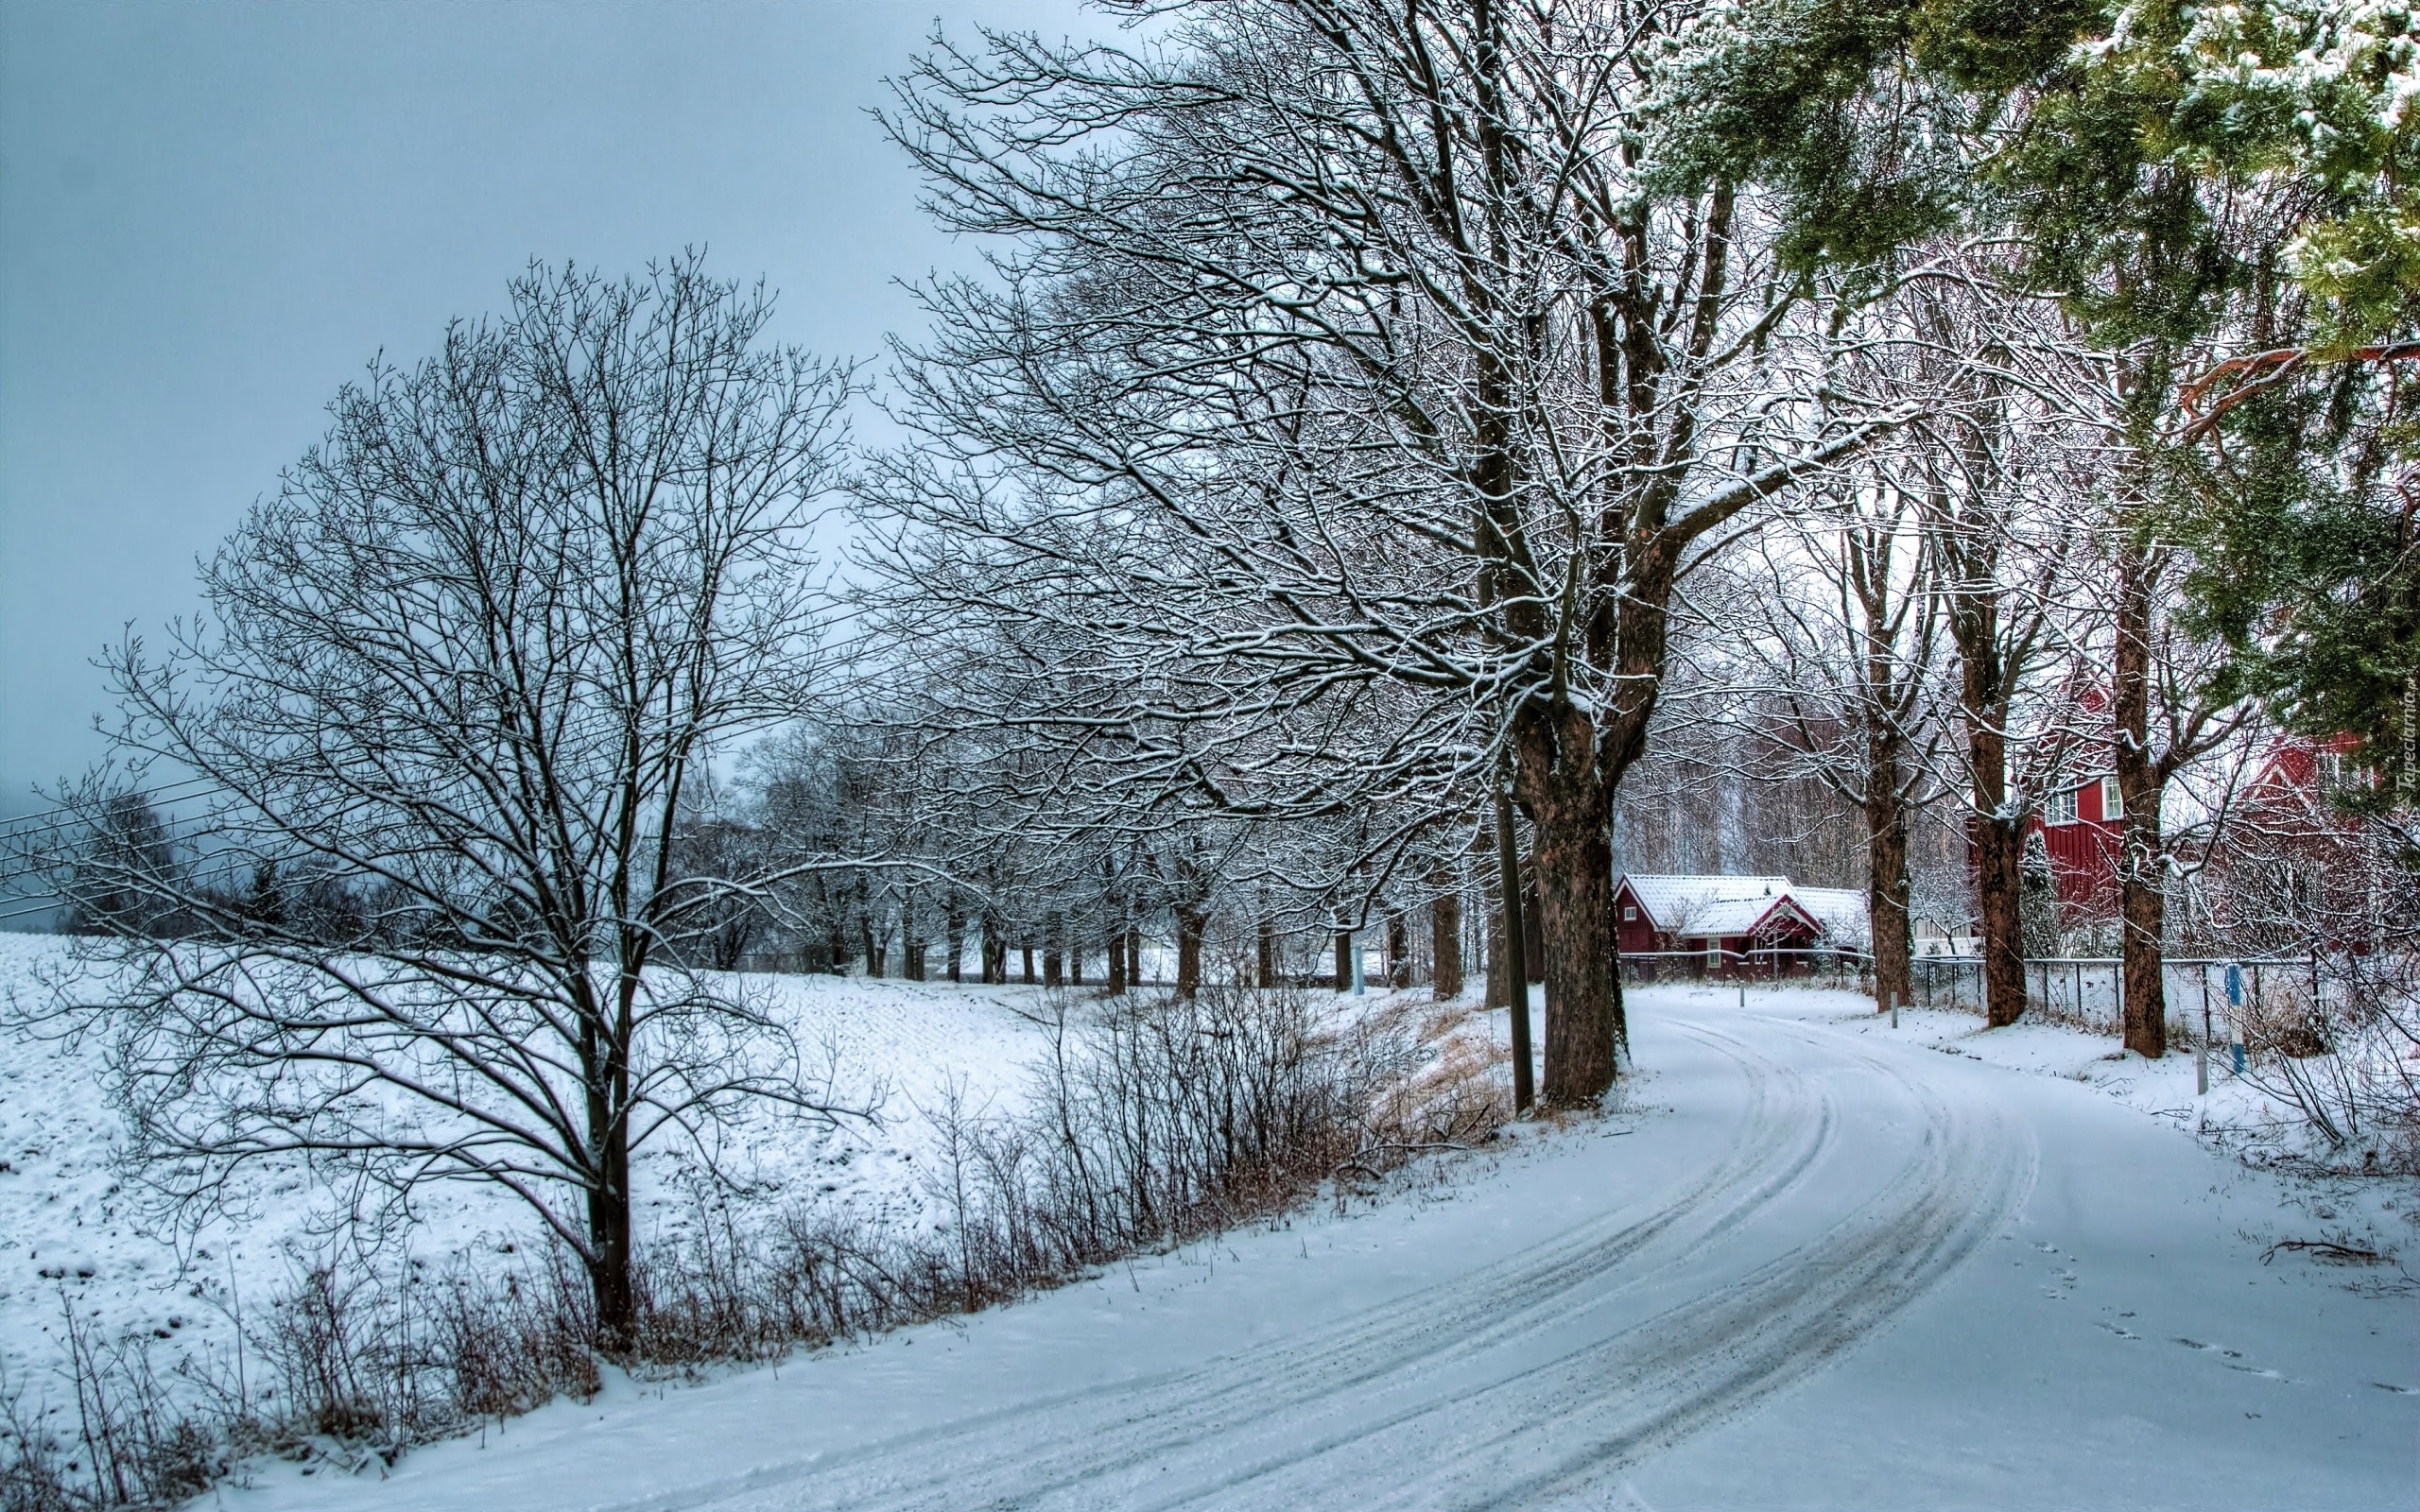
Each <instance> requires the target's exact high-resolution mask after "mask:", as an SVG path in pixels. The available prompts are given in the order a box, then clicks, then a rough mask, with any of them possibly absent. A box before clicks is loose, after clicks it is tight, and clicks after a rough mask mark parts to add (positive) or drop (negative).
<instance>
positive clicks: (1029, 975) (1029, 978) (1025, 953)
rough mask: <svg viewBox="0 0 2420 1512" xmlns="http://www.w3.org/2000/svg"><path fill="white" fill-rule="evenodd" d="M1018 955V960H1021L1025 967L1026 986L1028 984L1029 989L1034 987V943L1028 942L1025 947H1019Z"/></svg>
mask: <svg viewBox="0 0 2420 1512" xmlns="http://www.w3.org/2000/svg"><path fill="white" fill-rule="evenodd" d="M1017 955H1018V958H1019V960H1020V962H1021V964H1022V965H1023V966H1024V967H1025V984H1026V986H1028V987H1031V986H1032V985H1033V945H1032V943H1031V942H1030V941H1029V942H1027V943H1026V944H1023V945H1020V946H1018V947H1017Z"/></svg>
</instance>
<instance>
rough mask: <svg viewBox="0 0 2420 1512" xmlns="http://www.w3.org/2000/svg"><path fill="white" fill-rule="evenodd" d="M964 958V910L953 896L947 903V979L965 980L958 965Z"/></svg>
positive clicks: (961, 968)
mask: <svg viewBox="0 0 2420 1512" xmlns="http://www.w3.org/2000/svg"><path fill="white" fill-rule="evenodd" d="M965 957H966V910H965V909H964V908H963V907H962V906H960V905H959V901H958V899H957V896H956V895H955V894H953V895H952V896H951V898H950V901H949V979H950V980H951V981H953V982H962V981H964V980H966V977H965V969H964V968H963V967H962V966H961V965H960V964H959V963H960V962H961V961H963V960H964V959H965Z"/></svg>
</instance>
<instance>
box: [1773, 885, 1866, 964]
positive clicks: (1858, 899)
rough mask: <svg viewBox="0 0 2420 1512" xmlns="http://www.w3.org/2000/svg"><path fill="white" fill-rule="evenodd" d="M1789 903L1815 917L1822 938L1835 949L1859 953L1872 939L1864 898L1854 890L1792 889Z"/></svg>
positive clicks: (1828, 888)
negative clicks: (1854, 949)
mask: <svg viewBox="0 0 2420 1512" xmlns="http://www.w3.org/2000/svg"><path fill="white" fill-rule="evenodd" d="M1789 901H1790V902H1794V903H1796V904H1797V905H1798V906H1799V907H1801V908H1804V909H1806V911H1807V913H1809V914H1810V915H1812V916H1814V919H1815V922H1816V923H1818V924H1819V925H1821V926H1823V930H1824V938H1825V939H1827V940H1830V941H1831V942H1832V943H1833V944H1835V945H1854V946H1856V947H1858V949H1860V950H1862V949H1864V947H1865V944H1866V941H1867V940H1868V939H1870V938H1871V937H1872V936H1873V933H1874V931H1873V925H1872V923H1871V922H1870V921H1869V920H1868V919H1867V918H1866V914H1865V894H1864V893H1863V892H1861V891H1859V890H1858V889H1857V888H1855V887H1792V888H1790V889H1789Z"/></svg>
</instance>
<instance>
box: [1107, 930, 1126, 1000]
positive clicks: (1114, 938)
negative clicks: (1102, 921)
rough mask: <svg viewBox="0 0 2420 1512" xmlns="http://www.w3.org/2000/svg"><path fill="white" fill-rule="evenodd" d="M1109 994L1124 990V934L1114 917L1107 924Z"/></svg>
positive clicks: (1117, 993)
mask: <svg viewBox="0 0 2420 1512" xmlns="http://www.w3.org/2000/svg"><path fill="white" fill-rule="evenodd" d="M1108 943H1109V995H1110V996H1111V997H1116V996H1119V995H1120V994H1122V993H1123V992H1124V991H1125V990H1126V936H1125V935H1124V933H1123V932H1122V931H1120V930H1119V929H1118V927H1117V922H1116V920H1115V918H1113V919H1111V921H1110V926H1109V942H1108Z"/></svg>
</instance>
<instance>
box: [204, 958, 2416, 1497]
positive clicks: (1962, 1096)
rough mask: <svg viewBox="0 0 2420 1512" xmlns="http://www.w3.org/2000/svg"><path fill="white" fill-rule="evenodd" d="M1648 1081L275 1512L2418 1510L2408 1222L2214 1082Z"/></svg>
mask: <svg viewBox="0 0 2420 1512" xmlns="http://www.w3.org/2000/svg"><path fill="white" fill-rule="evenodd" d="M1631 1008H1632V1020H1633V1023H1634V1034H1635V1037H1636V1040H1637V1046H1638V1051H1639V1057H1640V1060H1641V1062H1642V1064H1643V1065H1644V1067H1645V1068H1646V1070H1645V1073H1644V1074H1642V1075H1640V1076H1639V1077H1637V1078H1635V1079H1634V1080H1633V1081H1631V1082H1630V1083H1627V1084H1626V1087H1627V1091H1626V1092H1625V1094H1624V1106H1623V1108H1621V1109H1620V1110H1619V1111H1617V1112H1616V1113H1615V1114H1614V1115H1612V1116H1610V1117H1608V1118H1605V1119H1603V1120H1599V1121H1590V1122H1582V1123H1577V1124H1573V1125H1570V1126H1567V1127H1564V1128H1551V1127H1543V1126H1526V1127H1523V1128H1522V1129H1520V1130H1519V1131H1517V1133H1516V1134H1515V1136H1514V1137H1513V1138H1512V1139H1510V1140H1508V1141H1507V1142H1505V1143H1503V1144H1502V1145H1501V1146H1499V1147H1498V1148H1497V1149H1496V1150H1495V1151H1494V1152H1493V1153H1487V1154H1482V1155H1478V1156H1462V1157H1448V1158H1445V1159H1444V1160H1443V1161H1440V1162H1438V1163H1436V1164H1434V1165H1432V1166H1431V1167H1430V1168H1429V1169H1428V1170H1427V1171H1426V1173H1424V1174H1423V1178H1416V1179H1413V1180H1411V1181H1409V1182H1408V1183H1404V1184H1403V1186H1402V1187H1401V1188H1400V1189H1399V1190H1398V1191H1397V1192H1396V1193H1395V1194H1394V1195H1393V1196H1392V1197H1391V1198H1389V1199H1388V1200H1385V1201H1382V1202H1377V1203H1374V1204H1353V1205H1348V1207H1347V1208H1346V1209H1345V1210H1344V1211H1334V1210H1332V1209H1325V1208H1323V1209H1322V1210H1321V1211H1316V1212H1312V1213H1308V1214H1304V1215H1298V1216H1297V1217H1295V1218H1293V1219H1292V1220H1290V1221H1288V1222H1286V1223H1283V1224H1280V1225H1277V1226H1273V1227H1271V1228H1267V1229H1257V1230H1254V1231H1251V1232H1245V1233H1237V1234H1234V1235H1230V1236H1228V1237H1226V1238H1224V1239H1221V1240H1219V1241H1218V1242H1216V1243H1205V1244H1201V1245H1196V1246H1189V1247H1187V1248H1185V1249H1184V1250H1182V1251H1179V1252H1177V1253H1174V1254H1171V1255H1167V1256H1163V1257H1153V1258H1150V1259H1148V1260H1143V1261H1138V1262H1136V1263H1133V1264H1132V1265H1121V1266H1118V1267H1116V1268H1115V1269H1113V1270H1111V1271H1110V1272H1108V1273H1106V1274H1104V1275H1101V1276H1098V1277H1096V1278H1093V1279H1091V1280H1087V1281H1085V1282H1082V1283H1080V1284H1077V1285H1074V1286H1070V1287H1067V1288H1064V1289H1063V1290H1061V1291H1058V1292H1055V1293H1052V1294H1050V1295H1047V1296H1045V1297H1038V1298H1035V1299H1033V1300H1031V1301H1029V1302H1027V1303H1024V1304H1021V1305H1018V1306H1014V1307H1009V1308H1004V1309H999V1310H996V1311H994V1312H992V1313H989V1314H982V1315H978V1316H976V1317H972V1318H968V1319H964V1320H960V1321H954V1322H951V1323H947V1324H937V1325H932V1326H927V1327H924V1328H918V1329H910V1330H905V1331H902V1332H899V1333H896V1334H893V1335H891V1336H890V1337H888V1338H885V1339H882V1340H879V1341H877V1342H875V1343H873V1344H871V1345H868V1346H864V1347H860V1348H853V1349H838V1350H832V1351H827V1352H824V1353H821V1354H818V1355H814V1356H808V1357H803V1358H798V1359H794V1360H793V1361H791V1362H790V1363H788V1364H787V1365H785V1366H782V1367H781V1368H779V1369H763V1370H753V1371H746V1372H739V1373H735V1374H732V1375H729V1376H726V1377H724V1378H722V1379H720V1380H717V1381H715V1382H712V1383H707V1384H704V1385H700V1386H694V1387H678V1386H675V1387H670V1388H666V1387H663V1386H660V1385H640V1384H634V1383H628V1382H620V1381H616V1382H614V1383H611V1384H610V1385H609V1388H608V1390H607V1391H606V1393H605V1394H604V1395H603V1396H602V1397H601V1398H599V1399H598V1400H595V1401H593V1402H589V1403H585V1404H579V1403H572V1402H559V1403H557V1404H556V1405H554V1406H552V1407H549V1408H546V1409H544V1410H543V1411H541V1412H539V1413H536V1414H534V1415H531V1416H530V1417H525V1418H521V1419H517V1420H514V1421H512V1422H510V1423H506V1424H503V1425H501V1426H499V1427H495V1428H493V1429H491V1430H490V1431H489V1432H488V1433H486V1434H485V1435H481V1436H479V1437H475V1438H469V1439H464V1440H460V1441H458V1442H454V1443H449V1444H443V1445H439V1446H435V1447H433V1448H430V1449H425V1450H422V1451H418V1452H414V1453H412V1454H411V1455H409V1456H407V1457H406V1458H405V1459H404V1460H403V1461H402V1462H400V1463H399V1464H398V1465H397V1466H396V1467H395V1468H394V1469H392V1470H391V1471H389V1472H387V1474H386V1475H385V1477H384V1478H383V1479H367V1478H365V1479H357V1480H350V1481H344V1482H340V1483H331V1482H330V1481H329V1480H328V1479H327V1478H326V1476H325V1475H324V1474H321V1475H320V1476H318V1477H314V1478H308V1479H306V1478H304V1477H303V1476H302V1474H301V1473H300V1472H299V1471H297V1470H295V1469H292V1468H290V1467H285V1466H282V1465H281V1466H273V1467H268V1468H266V1469H262V1470H260V1471H259V1472H258V1473H257V1476H256V1479H255V1482H254V1484H253V1485H252V1486H251V1487H250V1488H243V1489H235V1488H231V1489H228V1490H226V1491H224V1492H222V1493H221V1495H222V1497H223V1500H224V1503H225V1504H226V1505H228V1506H231V1507H244V1508H261V1509H268V1508H285V1507H305V1506H308V1507H337V1508H359V1509H361V1512H405V1509H417V1508H472V1507H497V1508H507V1507H510V1508H515V1509H523V1508H527V1509H530V1512H540V1509H548V1508H562V1509H572V1508H581V1509H602V1508H627V1509H638V1508H666V1509H669V1508H675V1507H679V1508H688V1507H717V1508H729V1509H740V1508H812V1507H953V1508H954V1507H962V1506H967V1505H975V1504H984V1505H990V1504H1000V1505H1015V1506H1021V1507H1023V1506H1031V1507H1113V1506H1114V1507H1166V1506H1179V1505H1183V1506H1233V1507H1294V1506H1311V1505H1316V1506H1322V1507H1326V1506H1340V1507H1350V1506H1371V1507H1382V1506H1383V1507H1409V1506H1471V1507H1478V1506H1490V1507H1494V1506H1572V1507H1582V1506H1585V1507H1655V1508H1672V1507H1744V1506H1759V1507H1764V1506H1805V1507H1849V1506H1855V1507H1861V1508H1873V1507H1953V1506H1993V1507H1998V1506H2006V1507H2016V1506H2025V1507H2034V1506H2094V1507H2105V1506H2145V1507H2157V1506H2174V1507H2195V1508H2211V1507H2353V1508H2363V1507H2379V1508H2408V1507H2411V1506H2412V1505H2414V1504H2415V1503H2420V1453H2415V1445H2420V1348H2416V1347H2415V1337H2414V1327H2415V1319H2416V1318H2420V1312H2415V1309H2414V1308H2413V1306H2412V1305H2411V1296H2410V1295H2409V1294H2408V1293H2398V1292H2397V1291H2396V1290H2394V1288H2392V1287H2390V1286H2387V1285H2385V1284H2383V1283H2384V1282H2388V1281H2399V1280H2400V1278H2399V1276H2398V1274H2397V1272H2396V1271H2394V1269H2393V1268H2391V1267H2389V1268H2386V1269H2384V1270H2381V1269H2380V1268H2379V1267H2332V1266H2327V1265H2323V1264H2318V1263H2312V1262H2311V1261H2309V1260H2308V1258H2307V1257H2306V1256H2305V1255H2304V1254H2301V1253H2297V1252H2292V1251H2283V1252H2278V1253H2276V1254H2275V1255H2274V1256H2273V1258H2272V1260H2271V1261H2270V1262H2269V1263H2264V1262H2263V1259H2262V1257H2263V1254H2264V1251H2267V1250H2268V1249H2269V1247H2270V1246H2272V1245H2273V1243H2274V1242H2275V1241H2277V1240H2279V1239H2286V1238H2296V1237H2320V1236H2321V1234H2322V1233H2323V1232H2335V1231H2341V1232H2346V1233H2354V1234H2357V1235H2359V1236H2361V1237H2365V1238H2368V1239H2369V1240H2370V1241H2371V1242H2372V1243H2377V1244H2401V1245H2408V1243H2409V1242H2410V1241H2411V1240H2413V1239H2415V1238H2420V1230H2415V1229H2413V1228H2412V1226H2411V1215H2412V1213H2413V1200H2414V1194H2413V1192H2412V1190H2411V1186H2410V1185H2409V1184H2408V1183H2402V1184H2390V1183H2376V1182H2373V1183H2366V1184H2360V1185H2346V1186H2341V1187H2327V1188H2323V1187H2314V1186H2309V1185H2307V1184H2295V1183H2290V1182H2288V1181H2285V1180H2283V1179H2281V1178H2280V1177H2277V1176H2275V1175H2273V1174H2271V1173H2267V1172H2262V1171H2256V1170H2252V1169H2248V1168H2246V1167H2245V1166H2244V1165H2242V1164H2241V1163H2240V1162H2238V1161H2236V1160H2231V1159H2228V1158H2227V1157H2225V1156H2223V1155H2221V1154H2218V1153H2216V1152H2214V1151H2212V1150H2211V1149H2210V1148H2208V1147H2207V1145H2206V1144H2205V1143H2204V1142H2202V1141H2200V1140H2197V1139H2196V1138H2195V1137H2194V1135H2193V1134H2192V1132H2191V1131H2190V1130H2189V1129H2188V1128H2187V1127H2183V1126H2180V1125H2185V1124H2187V1123H2189V1122H2190V1119H2191V1114H2190V1112H2189V1111H2187V1109H2188V1108H2189V1105H2190V1104H2191V1102H2192V1083H2191V1074H2192V1071H2191V1063H2190V1060H2189V1058H2187V1057H2177V1058H2176V1059H2175V1060H2174V1061H2172V1062H2170V1063H2169V1064H2166V1065H2162V1066H2158V1067H2145V1066H2143V1065H2142V1064H2141V1063H2140V1062H2134V1063H2127V1062H2119V1061H2104V1060H2101V1059H2100V1058H2099V1057H2101V1056H2104V1055H2106V1054H2108V1053H2109V1050H2110V1049H2111V1048H2112V1047H2110V1046H2109V1045H2108V1044H2107V1042H2106V1041H2102V1040H2096V1039H2093V1038H2091V1037H2088V1036H2084V1035H2083V1034H2080V1033H2077V1032H2075V1031H2071V1030H2066V1029H2060V1028H2056V1027H2027V1028H2022V1029H2020V1030H2018V1031H2016V1032H2014V1033H2010V1032H2006V1031H2003V1032H2000V1033H1998V1034H1984V1033H1981V1032H1979V1030H1978V1028H1977V1026H1976V1023H1975V1021H1974V1020H1973V1019H1971V1018H1963V1017H1961V1016H1956V1015H1951V1014H1947V1013H1941V1014H1928V1013H1927V1014H1911V1015H1909V1016H1907V1017H1905V1018H1903V1020H1902V1022H1901V1026H1900V1027H1899V1028H1898V1029H1897V1030H1896V1031H1893V1029H1891V1028H1890V1027H1889V1025H1888V1023H1887V1022H1886V1021H1881V1020H1877V1019H1876V1017H1875V1016H1874V1015H1873V1014H1872V1012H1871V1009H1870V1005H1867V1004H1865V1003H1863V1002H1862V1001H1861V1000H1858V999H1855V998H1851V997H1849V996H1847V995H1845V994H1831V993H1822V992H1806V991H1788V990H1784V991H1772V992H1751V993H1750V994H1749V998H1748V1001H1747V1003H1746V1005H1744V1006H1743V1005H1740V1003H1739V1002H1738V1001H1737V996H1736V994H1734V993H1732V992H1730V991H1714V990H1703V989H1700V990H1692V989H1689V988H1648V989H1643V990H1639V991H1636V992H1634V994H1633V997H1632V999H1631Z"/></svg>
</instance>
